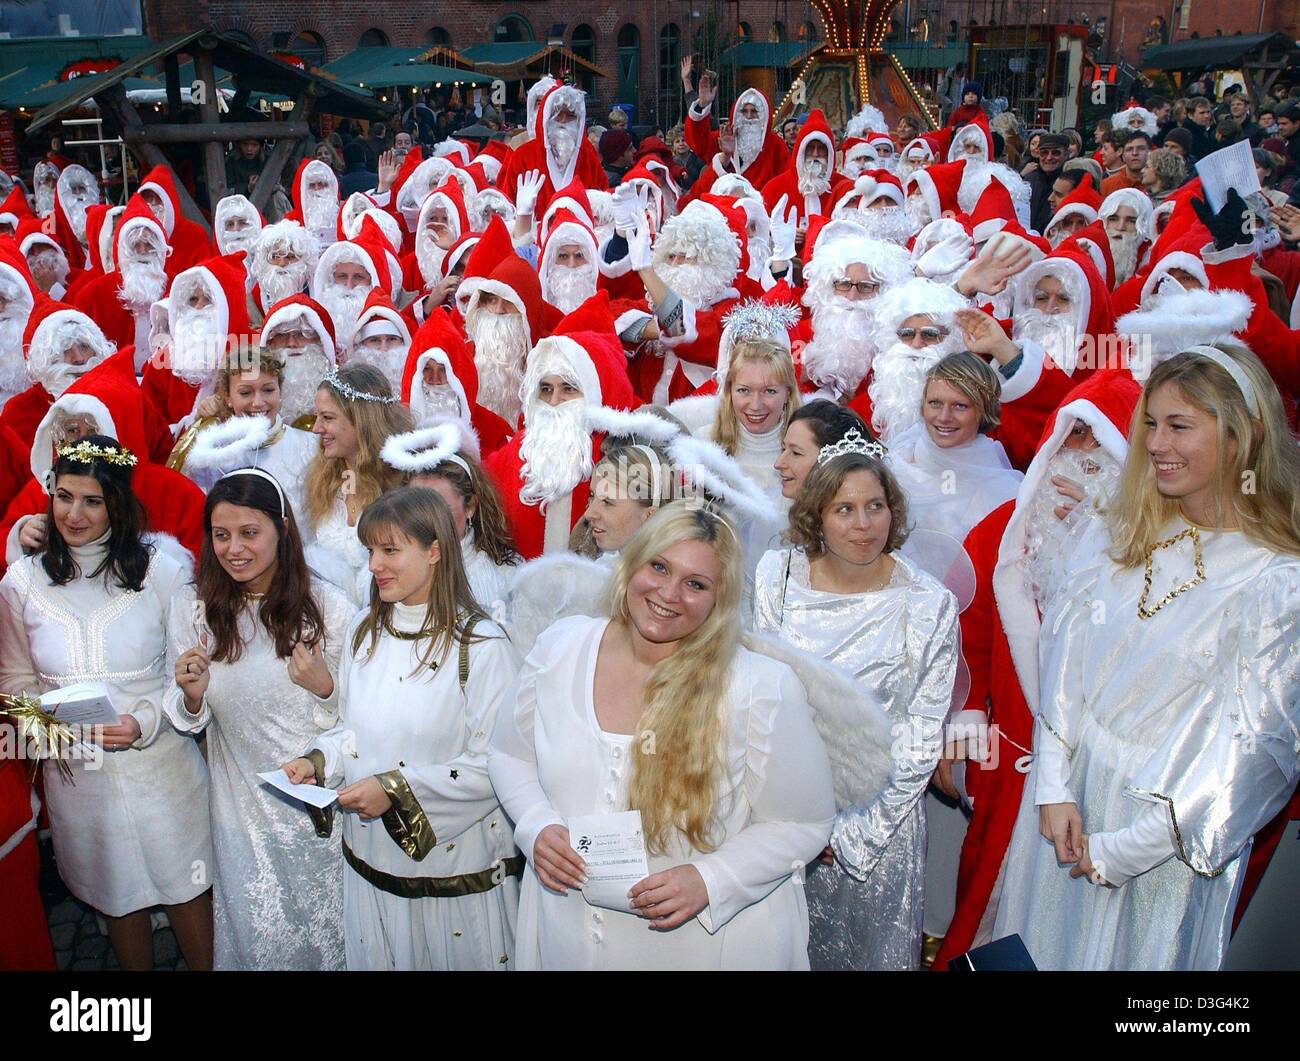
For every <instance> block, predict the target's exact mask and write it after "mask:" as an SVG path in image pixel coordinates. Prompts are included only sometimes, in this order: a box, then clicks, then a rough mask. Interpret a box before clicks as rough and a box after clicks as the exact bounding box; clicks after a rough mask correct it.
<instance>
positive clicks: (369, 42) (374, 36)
mask: <svg viewBox="0 0 1300 1061" xmlns="http://www.w3.org/2000/svg"><path fill="white" fill-rule="evenodd" d="M357 47H358V48H387V47H388V34H387V33H385V32H384V31H383V30H381V29H373V28H372V29H368V30H366V32H365V33H363V34H361V39H360V40H359V41H357Z"/></svg>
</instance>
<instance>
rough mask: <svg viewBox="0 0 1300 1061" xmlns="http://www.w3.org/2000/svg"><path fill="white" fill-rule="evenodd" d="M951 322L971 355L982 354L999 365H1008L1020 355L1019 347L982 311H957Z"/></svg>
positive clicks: (1000, 326)
mask: <svg viewBox="0 0 1300 1061" xmlns="http://www.w3.org/2000/svg"><path fill="white" fill-rule="evenodd" d="M953 320H954V321H955V322H956V324H957V327H959V328H960V329H961V332H962V340H963V341H964V342H965V344H966V349H967V350H969V351H970V352H971V353H972V354H984V355H985V356H986V357H992V358H993V359H994V360H996V361H997V363H998V364H999V365H1009V364H1010V363H1011V362H1012V361H1014V360H1015V359H1016V355H1017V354H1019V353H1020V349H1019V347H1017V346H1016V344H1015V343H1013V342H1012V341H1011V340H1010V339H1009V338H1008V337H1007V333H1006V332H1004V331H1003V330H1002V325H1000V324H999V323H998V322H997V321H995V320H994V319H993V318H992V317H990V316H989V315H988V314H987V313H985V312H983V311H982V310H978V309H959V310H958V311H957V312H956V313H954V314H953Z"/></svg>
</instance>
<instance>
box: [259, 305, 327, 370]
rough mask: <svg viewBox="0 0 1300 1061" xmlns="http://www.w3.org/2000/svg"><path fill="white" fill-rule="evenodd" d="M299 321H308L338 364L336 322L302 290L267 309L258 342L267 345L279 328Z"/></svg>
mask: <svg viewBox="0 0 1300 1061" xmlns="http://www.w3.org/2000/svg"><path fill="white" fill-rule="evenodd" d="M299 323H306V324H307V326H308V327H310V328H311V330H312V331H314V332H315V333H316V335H317V336H318V337H319V339H320V342H321V346H322V347H323V348H324V350H325V353H326V354H327V355H328V357H329V359H330V361H331V362H334V363H335V364H337V363H338V351H337V350H336V348H335V339H334V322H333V321H332V320H331V319H330V315H329V313H328V312H327V311H326V309H325V307H324V306H322V305H321V304H320V303H319V302H317V301H316V300H315V299H313V298H311V297H310V296H309V295H306V294H304V293H302V292H299V293H298V294H296V295H289V296H288V297H287V298H282V299H280V301H279V302H277V303H276V304H275V305H274V306H272V307H271V308H270V310H268V311H267V314H266V319H265V320H264V321H263V322H262V331H261V333H260V334H259V335H258V337H257V341H258V344H259V345H261V346H266V345H267V344H268V343H269V342H270V341H271V337H272V336H273V335H274V334H275V330H276V329H277V328H279V327H282V326H284V325H288V324H299Z"/></svg>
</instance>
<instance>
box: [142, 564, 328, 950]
mask: <svg viewBox="0 0 1300 1061" xmlns="http://www.w3.org/2000/svg"><path fill="white" fill-rule="evenodd" d="M311 589H312V593H313V595H314V596H315V598H316V601H317V603H319V604H320V606H321V611H322V613H323V615H324V619H325V631H326V640H325V644H324V648H323V654H324V656H325V660H326V662H327V664H328V665H329V669H330V672H331V673H337V671H338V660H339V653H340V649H341V647H342V642H341V640H340V637H341V634H342V632H343V631H344V630H345V629H346V628H347V625H348V620H349V619H351V617H352V614H353V609H352V606H351V604H350V603H349V602H348V600H347V598H345V597H344V596H343V594H341V593H339V592H338V590H336V589H334V587H332V586H329V585H326V584H325V583H323V582H319V581H315V580H313V582H312V587H311ZM197 603H198V601H197V598H196V594H195V588H194V586H193V585H189V586H186V587H185V588H184V589H183V590H182V591H181V593H180V596H179V597H178V598H177V601H176V603H175V605H174V606H173V607H172V612H171V622H170V629H169V631H168V642H169V643H168V650H167V665H168V671H167V673H169V674H171V673H174V671H175V665H176V660H177V658H178V657H179V656H181V655H182V654H183V653H185V652H188V651H189V650H190V649H192V648H194V647H195V646H196V645H198V644H199V638H200V636H201V634H202V633H203V632H204V631H205V630H206V624H204V623H203V621H202V620H201V619H198V615H199V614H200V613H199V610H198V609H196V607H195V605H196V604H197ZM259 606H260V601H259V599H258V598H251V599H250V600H249V601H248V604H247V605H246V606H245V608H244V611H243V612H242V613H241V614H240V616H239V634H240V637H241V638H242V639H243V642H244V649H243V652H242V654H241V655H240V657H239V659H238V660H236V661H235V662H234V663H216V662H214V663H213V664H212V667H211V669H210V671H209V674H210V681H209V683H208V691H207V693H206V694H205V695H204V697H203V704H202V707H201V708H200V710H199V712H198V714H193V715H192V714H190V712H189V711H188V710H187V709H186V707H185V697H184V694H183V693H182V691H181V689H180V687H179V686H177V685H176V684H175V683H174V682H173V683H171V686H170V688H169V689H168V690H167V693H166V695H165V696H164V698H163V710H164V711H166V713H167V717H168V718H169V719H170V720H171V722H172V724H173V725H174V726H175V727H176V728H177V729H178V730H180V731H181V732H182V733H200V732H202V731H203V730H204V729H206V730H207V734H208V770H209V772H210V775H211V787H210V793H211V808H210V815H211V821H212V836H213V840H214V855H215V856H216V862H215V864H214V867H213V873H212V881H213V894H212V902H213V919H214V930H215V941H214V942H215V952H214V967H215V968H217V969H329V970H332V969H341V968H343V928H342V924H341V921H340V917H341V913H342V905H343V899H342V887H343V862H342V859H341V857H340V855H339V844H338V840H337V838H335V839H334V840H330V839H328V838H326V839H322V838H320V837H318V836H314V835H312V834H311V833H309V832H308V831H307V830H306V829H305V828H304V825H305V815H304V812H303V807H302V804H300V803H296V802H294V801H292V800H289V799H287V798H285V797H282V796H280V795H278V794H277V793H276V791H275V790H274V789H272V788H270V787H268V786H267V785H266V784H265V783H264V782H262V781H261V780H260V779H259V778H258V776H257V775H258V774H259V773H262V772H264V771H266V770H273V769H275V767H276V766H277V765H278V764H280V763H283V762H287V761H288V760H290V759H292V758H293V757H294V756H296V755H298V754H299V753H300V752H301V751H302V749H303V747H304V746H306V745H307V744H308V743H310V742H311V740H312V739H313V738H314V737H316V736H317V735H318V734H319V733H320V732H321V731H322V730H325V729H329V728H330V727H331V726H333V725H334V724H335V722H336V721H337V718H338V705H337V696H336V695H333V696H330V697H329V699H327V700H319V699H317V698H316V697H315V696H313V695H312V694H311V693H309V692H308V691H307V690H306V689H303V688H301V687H300V686H297V685H295V684H294V683H293V682H292V681H290V680H289V670H288V663H287V661H286V660H283V659H277V658H276V655H275V642H274V641H273V640H272V638H271V635H270V634H269V633H268V632H267V630H266V627H265V626H264V625H263V624H262V622H261V621H260V620H258V618H257V614H256V612H257V608H258V607H259ZM337 689H338V685H337V682H336V683H335V691H336V693H337Z"/></svg>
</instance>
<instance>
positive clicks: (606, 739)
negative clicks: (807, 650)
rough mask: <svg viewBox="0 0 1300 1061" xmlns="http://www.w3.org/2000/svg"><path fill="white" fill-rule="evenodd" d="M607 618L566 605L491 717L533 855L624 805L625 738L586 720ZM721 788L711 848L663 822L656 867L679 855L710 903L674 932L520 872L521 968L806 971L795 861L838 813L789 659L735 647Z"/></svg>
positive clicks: (500, 779) (523, 846) (504, 790)
mask: <svg viewBox="0 0 1300 1061" xmlns="http://www.w3.org/2000/svg"><path fill="white" fill-rule="evenodd" d="M608 624H609V620H608V619H606V618H591V617H589V616H585V615H574V616H570V617H568V618H565V619H562V620H560V621H559V622H557V623H555V624H554V625H552V626H551V627H549V628H548V629H547V630H546V631H545V632H544V633H542V634H541V636H540V637H539V638H538V639H537V642H536V644H535V645H534V647H533V649H532V651H531V652H530V653H529V654H528V657H527V658H526V659H525V661H524V666H523V670H522V671H521V672H520V675H519V682H518V686H517V697H516V699H515V702H514V704H513V710H511V709H510V708H507V710H505V711H503V712H502V713H501V715H500V717H499V719H498V725H497V730H496V734H495V736H494V737H493V740H492V757H491V763H490V768H491V772H492V782H493V784H494V785H495V786H496V789H497V792H498V793H500V796H501V805H502V806H503V807H505V809H506V811H507V812H508V813H509V814H510V817H511V818H512V819H513V820H514V822H515V823H516V824H515V840H516V843H517V844H518V846H519V848H520V850H521V851H523V852H524V853H525V854H526V855H528V856H529V857H530V858H531V856H532V853H533V849H534V847H535V846H536V843H537V837H538V834H540V833H541V831H542V830H543V829H545V828H546V827H547V826H549V825H561V826H562V825H564V824H565V823H566V822H567V820H568V819H569V818H571V817H572V816H574V815H588V814H606V813H612V812H618V811H625V810H627V809H628V795H627V786H628V779H629V776H630V774H631V762H632V755H633V747H632V742H633V739H634V738H633V736H632V735H625V734H618V733H609V732H606V731H605V730H603V729H601V727H600V724H599V722H598V721H597V719H596V710H595V703H594V679H595V673H596V660H597V657H598V655H599V649H600V642H601V639H602V637H603V636H604V633H605V629H606V627H607V626H608ZM722 704H723V710H725V711H726V712H727V714H726V716H724V717H725V730H724V740H723V747H722V749H721V752H722V754H721V762H722V764H723V768H722V771H721V777H720V783H719V789H718V792H717V796H716V801H715V804H714V811H715V828H716V833H717V844H718V846H717V847H716V848H715V849H714V850H713V851H711V852H702V851H696V850H694V849H692V848H691V847H690V846H689V845H688V844H687V843H686V842H685V840H684V839H683V838H682V837H681V835H680V833H676V832H675V833H674V834H673V838H672V840H671V842H670V848H669V850H668V852H667V853H666V854H663V855H654V854H651V855H650V856H649V859H648V865H649V870H650V873H651V874H654V873H659V872H662V871H663V870H667V869H671V868H672V867H674V866H679V865H682V864H683V863H690V864H691V865H693V866H694V867H695V868H696V869H697V870H699V872H700V875H701V877H703V878H704V883H705V886H706V888H707V889H708V897H709V903H708V905H707V906H706V907H705V908H704V909H703V910H702V911H700V913H699V914H697V915H696V916H695V917H694V918H692V919H691V920H689V921H687V922H686V923H685V924H683V925H681V926H679V927H678V928H676V929H673V930H672V931H669V932H652V931H650V930H649V926H648V924H647V922H646V921H645V919H644V918H642V917H640V916H638V915H637V914H635V913H632V912H631V911H630V910H629V911H628V912H627V913H624V912H622V911H617V910H609V909H604V908H601V907H596V906H589V905H588V904H587V902H586V900H585V899H584V898H583V896H582V893H581V892H579V891H573V890H570V891H568V892H567V893H566V894H563V895H561V894H559V893H558V892H553V891H550V890H548V889H546V888H544V887H543V886H542V884H541V881H540V880H539V879H538V877H537V873H536V871H535V870H534V869H532V868H531V867H530V868H529V869H528V871H527V873H526V875H525V879H524V885H523V894H522V897H521V899H520V905H519V935H518V946H519V952H518V966H519V968H521V969H566V970H567V969H581V970H605V969H673V970H678V969H806V968H808V950H807V943H808V920H807V918H808V911H807V906H806V903H805V900H804V894H803V887H802V885H801V877H802V870H803V866H804V864H805V863H806V862H807V861H808V860H809V859H811V858H813V857H815V856H816V854H817V852H819V851H820V850H821V849H822V847H823V846H825V843H826V836H827V833H828V831H829V829H830V824H831V816H832V814H833V813H834V798H833V796H832V791H831V779H830V766H829V763H828V762H827V758H826V750H825V747H824V746H823V745H822V742H821V738H820V737H819V736H818V734H817V731H816V729H815V728H814V726H813V718H812V713H811V712H810V710H809V707H808V701H807V698H806V696H805V693H804V690H803V687H802V686H801V685H800V684H799V681H798V679H797V678H796V677H795V675H794V672H793V671H792V670H790V668H789V667H787V666H785V665H784V664H782V663H780V662H778V661H776V660H774V659H771V658H768V657H767V656H764V655H760V654H758V653H757V652H751V651H750V650H748V649H745V648H741V649H740V650H739V652H738V655H737V658H736V660H735V664H734V666H733V667H732V669H731V677H730V680H729V684H728V688H727V695H726V696H725V697H724V698H723V701H722Z"/></svg>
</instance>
